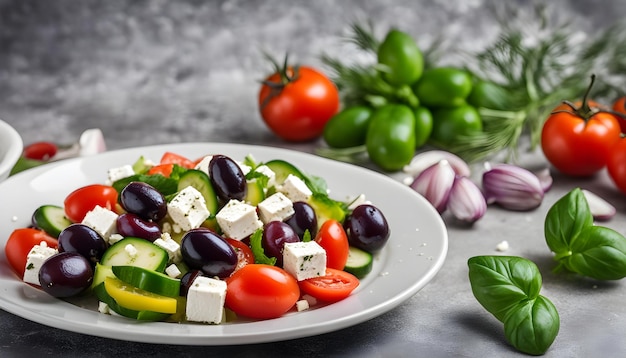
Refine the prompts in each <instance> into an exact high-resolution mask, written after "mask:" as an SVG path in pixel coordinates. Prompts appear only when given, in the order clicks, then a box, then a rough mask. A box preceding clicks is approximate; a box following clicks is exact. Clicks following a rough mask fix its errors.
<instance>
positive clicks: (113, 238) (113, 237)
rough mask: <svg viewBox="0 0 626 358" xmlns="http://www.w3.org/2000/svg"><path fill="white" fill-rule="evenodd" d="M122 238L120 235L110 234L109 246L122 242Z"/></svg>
mask: <svg viewBox="0 0 626 358" xmlns="http://www.w3.org/2000/svg"><path fill="white" fill-rule="evenodd" d="M123 238H124V236H122V235H120V234H111V236H109V245H113V244H115V243H116V242H118V241H120V240H122V239H123Z"/></svg>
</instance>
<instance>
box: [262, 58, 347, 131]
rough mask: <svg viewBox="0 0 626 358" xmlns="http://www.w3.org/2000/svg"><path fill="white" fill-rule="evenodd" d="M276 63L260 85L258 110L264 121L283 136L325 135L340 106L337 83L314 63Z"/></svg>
mask: <svg viewBox="0 0 626 358" xmlns="http://www.w3.org/2000/svg"><path fill="white" fill-rule="evenodd" d="M286 62H287V61H285V66H284V67H283V68H280V67H279V66H277V65H276V64H275V67H276V71H275V72H274V73H273V74H272V75H270V76H269V77H268V78H267V79H266V80H265V81H263V85H262V86H261V90H260V92H259V110H260V112H261V117H262V118H263V121H265V124H266V125H267V126H268V127H269V128H270V129H271V130H272V132H274V134H276V135H277V136H279V137H280V138H282V139H285V140H288V141H292V142H303V141H309V140H313V139H316V138H318V137H319V136H321V135H322V132H323V130H324V126H325V125H326V122H328V120H329V119H330V118H331V117H332V116H333V115H335V114H336V113H337V111H338V110H339V93H338V91H337V87H336V86H335V84H334V83H333V82H332V81H331V80H330V79H328V77H326V76H325V75H324V74H322V73H321V72H319V71H317V70H316V69H314V68H312V67H307V66H300V67H298V66H287V64H286Z"/></svg>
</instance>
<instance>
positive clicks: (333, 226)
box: [315, 219, 350, 270]
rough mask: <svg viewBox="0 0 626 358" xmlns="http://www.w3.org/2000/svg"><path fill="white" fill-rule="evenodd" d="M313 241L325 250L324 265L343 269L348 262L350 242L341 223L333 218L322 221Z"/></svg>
mask: <svg viewBox="0 0 626 358" xmlns="http://www.w3.org/2000/svg"><path fill="white" fill-rule="evenodd" d="M315 241H316V242H317V243H318V244H319V245H320V246H321V247H322V248H324V250H326V266H327V267H330V268H333V269H337V270H343V268H344V267H345V266H346V262H348V253H349V252H350V244H349V243H348V236H347V235H346V231H345V230H344V229H343V226H342V225H341V223H340V222H339V221H337V220H334V219H328V220H326V221H324V223H323V224H322V226H321V227H320V229H319V231H318V232H317V235H316V236H315Z"/></svg>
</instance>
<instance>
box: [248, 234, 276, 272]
mask: <svg viewBox="0 0 626 358" xmlns="http://www.w3.org/2000/svg"><path fill="white" fill-rule="evenodd" d="M261 240H263V230H262V229H259V230H257V231H255V232H254V234H252V235H251V236H250V249H251V250H252V254H253V255H254V263H257V264H265V265H272V266H274V265H276V258H275V257H269V256H267V255H266V254H265V250H263V244H262V242H261Z"/></svg>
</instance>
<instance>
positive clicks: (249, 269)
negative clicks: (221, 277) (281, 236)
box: [225, 264, 300, 319]
mask: <svg viewBox="0 0 626 358" xmlns="http://www.w3.org/2000/svg"><path fill="white" fill-rule="evenodd" d="M226 284H227V285H228V288H227V290H226V303H225V306H226V307H228V308H229V309H231V310H232V311H233V312H235V313H236V314H238V315H240V316H245V317H249V318H257V319H269V318H276V317H280V316H282V315H283V314H284V313H285V312H287V311H289V310H290V309H291V308H292V307H293V306H294V305H295V304H296V301H298V299H299V298H300V289H299V288H298V282H297V281H296V279H295V278H293V276H291V275H290V274H288V273H287V272H285V271H284V270H283V269H281V268H279V267H276V266H271V265H263V264H249V265H246V266H244V267H242V268H241V269H239V270H237V271H235V273H233V274H232V276H230V277H229V278H228V279H226Z"/></svg>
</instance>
